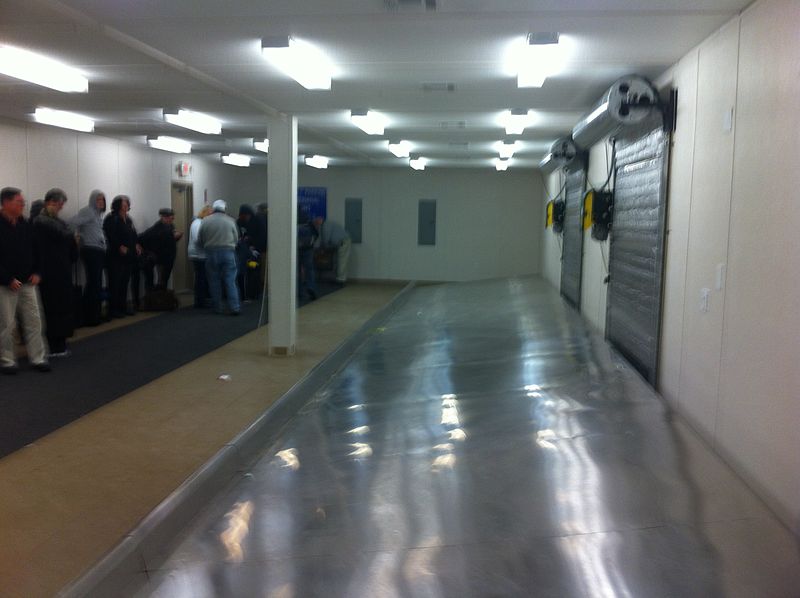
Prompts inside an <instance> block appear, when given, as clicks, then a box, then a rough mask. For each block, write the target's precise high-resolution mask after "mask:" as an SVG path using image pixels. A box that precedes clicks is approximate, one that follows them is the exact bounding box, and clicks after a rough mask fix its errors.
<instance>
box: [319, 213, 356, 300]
mask: <svg viewBox="0 0 800 598" xmlns="http://www.w3.org/2000/svg"><path fill="white" fill-rule="evenodd" d="M314 228H316V229H317V234H318V235H319V240H320V247H324V248H326V249H328V248H330V249H335V250H336V282H337V283H338V284H339V285H344V283H345V282H347V262H348V261H349V260H350V246H351V242H350V235H349V234H348V233H347V231H346V230H345V229H344V227H343V226H342V225H341V224H339V223H338V222H333V221H332V220H325V219H324V218H322V216H317V217H316V218H314Z"/></svg>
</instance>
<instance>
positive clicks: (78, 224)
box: [70, 189, 106, 326]
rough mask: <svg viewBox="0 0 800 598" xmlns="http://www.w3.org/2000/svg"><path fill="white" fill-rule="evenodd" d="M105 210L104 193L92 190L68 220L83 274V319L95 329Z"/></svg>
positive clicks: (103, 254) (103, 256) (98, 317)
mask: <svg viewBox="0 0 800 598" xmlns="http://www.w3.org/2000/svg"><path fill="white" fill-rule="evenodd" d="M105 211H106V194H105V193H103V192H102V191H100V190H99V189H95V190H94V191H92V192H91V194H90V195H89V205H88V206H85V207H83V208H81V209H80V211H79V212H78V213H77V214H76V215H75V216H74V217H73V218H72V220H70V224H71V225H72V227H73V228H74V229H75V232H76V233H77V234H78V242H79V244H80V256H81V261H83V269H84V272H85V274H86V288H85V289H84V290H83V319H84V323H85V324H86V326H97V325H98V324H100V322H101V321H102V301H101V299H100V295H101V293H102V290H103V268H104V267H105V263H106V236H105V233H104V232H103V214H104V213H105Z"/></svg>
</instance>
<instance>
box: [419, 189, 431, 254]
mask: <svg viewBox="0 0 800 598" xmlns="http://www.w3.org/2000/svg"><path fill="white" fill-rule="evenodd" d="M417 245H436V200H435V199H420V200H419V210H418V222H417Z"/></svg>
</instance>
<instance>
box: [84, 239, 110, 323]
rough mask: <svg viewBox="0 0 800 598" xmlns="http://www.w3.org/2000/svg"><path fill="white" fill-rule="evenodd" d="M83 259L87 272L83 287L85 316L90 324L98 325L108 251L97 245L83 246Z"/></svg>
mask: <svg viewBox="0 0 800 598" xmlns="http://www.w3.org/2000/svg"><path fill="white" fill-rule="evenodd" d="M81 260H83V269H84V272H85V273H86V287H85V288H84V289H83V318H84V322H85V323H86V325H88V326H96V325H97V324H99V323H100V320H101V315H102V314H101V307H102V301H101V299H100V293H101V292H102V290H103V268H104V266H105V263H106V252H105V251H104V250H103V249H97V248H96V247H83V248H81Z"/></svg>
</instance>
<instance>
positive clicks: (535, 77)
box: [505, 31, 568, 87]
mask: <svg viewBox="0 0 800 598" xmlns="http://www.w3.org/2000/svg"><path fill="white" fill-rule="evenodd" d="M565 41H568V40H565V39H564V38H563V37H562V36H561V35H560V34H559V33H557V32H554V31H542V32H535V33H529V34H528V37H527V39H522V38H518V39H516V40H514V41H513V42H512V43H511V44H510V45H509V48H508V51H507V54H506V59H505V62H506V71H507V72H509V74H510V73H514V74H515V75H516V76H517V87H541V86H542V85H543V84H544V81H545V79H547V78H548V77H551V76H553V75H555V74H557V73H559V72H560V71H562V70H563V68H564V64H565V62H566V56H567V45H568V44H565Z"/></svg>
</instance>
